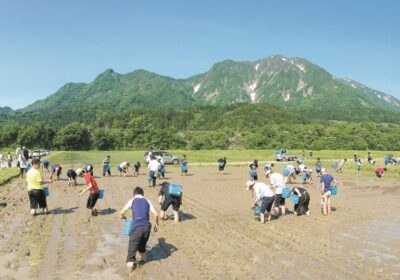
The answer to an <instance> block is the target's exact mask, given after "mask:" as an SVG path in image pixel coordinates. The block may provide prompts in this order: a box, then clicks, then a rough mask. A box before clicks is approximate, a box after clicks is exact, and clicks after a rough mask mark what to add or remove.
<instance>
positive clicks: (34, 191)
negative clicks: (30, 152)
mask: <svg viewBox="0 0 400 280" xmlns="http://www.w3.org/2000/svg"><path fill="white" fill-rule="evenodd" d="M39 170H40V160H39V159H33V160H32V168H31V169H29V171H28V172H27V173H26V182H27V183H28V195H29V202H30V208H31V215H32V216H35V215H36V208H38V206H39V207H40V208H42V209H43V213H44V214H48V213H49V210H48V209H47V201H46V195H45V193H44V191H43V185H44V184H50V183H51V182H52V181H51V180H43V179H42V175H41V174H40V171H39Z"/></svg>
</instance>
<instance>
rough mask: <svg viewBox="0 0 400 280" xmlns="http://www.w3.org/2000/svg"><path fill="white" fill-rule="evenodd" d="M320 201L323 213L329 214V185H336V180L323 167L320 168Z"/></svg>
mask: <svg viewBox="0 0 400 280" xmlns="http://www.w3.org/2000/svg"><path fill="white" fill-rule="evenodd" d="M321 174H322V176H321V178H320V185H321V195H322V197H321V202H322V211H323V213H324V215H325V216H326V215H329V214H330V213H331V186H332V185H336V184H337V181H336V180H335V178H333V176H332V175H330V174H328V173H327V172H326V169H325V168H322V170H321Z"/></svg>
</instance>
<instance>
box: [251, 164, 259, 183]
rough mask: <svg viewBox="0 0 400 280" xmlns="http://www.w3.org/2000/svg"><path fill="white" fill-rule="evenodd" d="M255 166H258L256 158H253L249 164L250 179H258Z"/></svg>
mask: <svg viewBox="0 0 400 280" xmlns="http://www.w3.org/2000/svg"><path fill="white" fill-rule="evenodd" d="M257 168H258V160H256V159H255V160H254V161H253V162H252V163H250V164H249V177H250V180H252V181H257V180H258V175H257Z"/></svg>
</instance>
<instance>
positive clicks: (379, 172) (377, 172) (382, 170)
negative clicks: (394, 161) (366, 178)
mask: <svg viewBox="0 0 400 280" xmlns="http://www.w3.org/2000/svg"><path fill="white" fill-rule="evenodd" d="M385 171H387V169H386V167H384V168H382V167H377V168H375V175H376V180H378V181H380V180H381V178H382V176H383V175H384V173H385Z"/></svg>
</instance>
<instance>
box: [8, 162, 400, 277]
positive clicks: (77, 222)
mask: <svg viewBox="0 0 400 280" xmlns="http://www.w3.org/2000/svg"><path fill="white" fill-rule="evenodd" d="M96 171H98V170H96ZM169 171H170V172H171V173H168V174H167V177H168V181H172V182H176V183H181V184H183V186H184V204H183V206H182V219H183V221H182V222H181V223H179V224H174V223H173V221H172V220H168V221H165V222H162V223H161V228H160V231H159V232H158V233H153V234H152V236H151V238H150V241H149V244H148V250H149V262H148V263H147V264H145V265H144V266H142V267H140V268H139V269H137V270H136V272H135V273H136V277H135V279H261V278H263V279H400V215H399V212H398V202H399V198H400V196H399V189H400V184H399V181H398V180H397V181H394V180H391V181H385V182H384V183H383V187H382V188H381V189H378V188H377V187H376V182H375V181H374V180H369V179H366V180H361V179H357V178H354V177H353V176H350V175H345V174H339V175H337V177H338V179H339V181H340V186H339V192H338V195H337V196H336V197H334V198H333V206H335V207H336V211H335V212H333V213H332V215H331V216H329V217H324V216H323V215H322V214H321V213H320V199H319V188H318V187H317V184H316V183H314V184H312V185H311V184H310V185H307V186H306V188H307V189H308V190H309V192H310V193H311V216H309V217H306V216H301V217H296V216H294V215H292V214H289V215H287V216H286V217H284V218H279V219H275V220H272V221H271V222H268V223H266V224H265V225H261V224H260V223H259V222H258V221H257V220H256V217H255V216H254V215H252V214H251V212H250V205H251V202H252V198H251V193H249V192H245V191H244V187H243V186H244V183H245V181H246V179H247V170H246V168H243V167H228V168H227V173H229V174H226V175H218V174H217V172H216V168H215V167H193V168H191V169H190V172H189V173H190V174H189V176H187V177H182V176H180V175H179V174H178V172H177V171H178V170H177V169H176V168H172V167H171V168H169ZM97 174H99V172H97ZM335 175H336V174H335ZM79 180H80V183H82V180H81V179H79ZM97 181H98V183H99V185H100V186H102V188H104V189H105V198H104V199H103V200H99V202H98V208H99V209H100V210H101V211H100V215H99V216H97V217H91V216H90V212H89V211H88V210H87V209H85V205H86V194H85V195H84V196H83V197H79V196H78V190H80V189H82V188H83V186H82V185H81V186H78V187H67V182H66V181H58V182H55V183H53V184H52V185H51V186H50V196H49V198H48V204H49V209H50V210H51V214H50V215H47V216H45V215H38V216H36V217H34V218H32V217H30V215H29V202H28V196H27V191H26V184H25V182H24V181H23V180H20V179H18V180H15V181H13V182H11V183H10V184H8V185H7V186H2V187H1V188H0V203H1V202H6V203H7V205H6V206H4V205H3V206H0V279H27V278H33V279H36V278H38V279H126V278H127V276H126V274H125V258H126V253H127V245H128V238H127V237H125V236H123V235H122V233H121V232H122V221H121V220H120V219H119V218H118V212H119V210H120V209H121V208H122V206H123V205H124V204H125V203H126V202H127V201H128V200H129V198H130V197H131V194H132V189H133V187H135V186H137V185H140V186H146V185H147V183H146V176H144V175H142V176H139V177H126V178H125V177H122V178H120V177H111V178H110V177H107V178H98V179H97ZM145 195H146V196H147V197H148V198H149V199H150V200H152V201H153V203H154V205H156V197H157V189H152V188H147V187H145ZM287 205H288V206H289V209H290V210H293V205H292V204H291V202H287ZM157 206H158V205H157ZM169 214H172V213H169Z"/></svg>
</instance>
